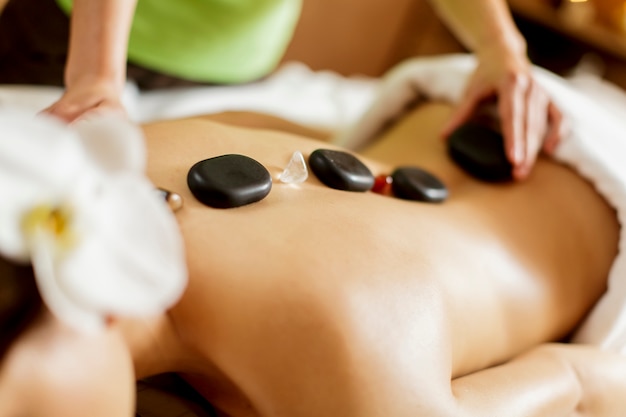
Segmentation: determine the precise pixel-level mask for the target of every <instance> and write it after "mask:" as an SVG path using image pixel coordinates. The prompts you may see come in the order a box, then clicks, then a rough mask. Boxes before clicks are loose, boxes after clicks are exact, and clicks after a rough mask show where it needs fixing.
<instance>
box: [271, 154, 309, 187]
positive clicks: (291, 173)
mask: <svg viewBox="0 0 626 417" xmlns="http://www.w3.org/2000/svg"><path fill="white" fill-rule="evenodd" d="M308 177H309V171H308V169H307V167H306V162H305V161H304V156H302V152H300V151H295V152H294V153H293V155H292V156H291V160H290V161H289V163H288V164H287V167H286V168H285V170H284V171H283V172H282V173H281V174H280V175H279V176H278V179H279V180H280V181H281V182H284V183H285V184H300V183H302V182H304V181H306V179H307V178H308Z"/></svg>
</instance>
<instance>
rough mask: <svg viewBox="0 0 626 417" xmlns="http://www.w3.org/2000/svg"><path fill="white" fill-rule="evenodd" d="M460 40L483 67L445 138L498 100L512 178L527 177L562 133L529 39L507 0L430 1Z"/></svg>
mask: <svg viewBox="0 0 626 417" xmlns="http://www.w3.org/2000/svg"><path fill="white" fill-rule="evenodd" d="M430 2H431V3H432V5H433V6H434V8H435V9H436V10H437V11H438V14H439V15H440V17H441V18H442V20H443V21H444V22H446V23H447V25H448V27H449V28H450V29H451V30H452V31H453V32H454V34H455V35H456V36H457V37H458V39H459V40H460V41H461V42H462V43H463V44H464V45H465V46H466V47H467V48H468V49H469V50H470V51H472V52H474V53H475V54H476V56H477V57H478V60H479V65H478V68H477V70H476V72H475V73H474V75H473V77H472V78H471V79H470V82H469V84H468V86H467V88H466V91H465V95H464V98H463V101H462V102H461V103H460V105H459V106H458V108H457V111H456V112H455V113H454V115H453V116H452V118H451V120H450V123H449V124H448V126H447V128H446V129H445V130H444V132H443V134H444V136H447V135H449V134H450V133H451V132H452V130H454V129H455V128H457V127H458V126H459V125H461V124H462V123H464V122H465V121H467V120H468V119H469V118H470V117H471V116H472V114H473V112H474V111H475V109H476V107H478V106H479V105H480V104H482V103H484V102H485V101H488V100H491V99H494V98H497V100H498V113H499V115H500V118H501V121H502V133H503V136H504V140H505V148H506V152H507V156H508V159H509V161H510V162H511V163H512V164H513V167H514V168H513V176H514V178H516V179H518V180H521V179H524V178H526V177H527V176H528V175H529V174H530V171H531V170H532V167H533V165H534V163H535V160H536V157H537V154H538V153H539V152H540V151H541V150H542V149H543V150H545V151H546V152H548V153H550V152H552V151H553V150H554V148H555V147H556V145H557V144H558V141H559V140H560V137H561V134H562V115H561V112H560V111H559V109H558V108H557V107H556V106H555V105H554V103H553V102H552V100H551V98H550V97H549V96H548V94H547V93H546V92H545V91H544V90H543V88H542V87H541V86H540V85H539V84H538V83H537V82H536V81H535V79H534V77H533V74H532V72H531V64H530V62H529V60H528V58H527V55H526V41H525V39H524V38H523V36H522V35H521V33H520V32H519V31H518V29H517V27H516V26H515V23H514V21H513V18H512V17H511V13H510V11H509V8H508V6H507V4H506V2H505V1H504V0H471V1H468V0H430Z"/></svg>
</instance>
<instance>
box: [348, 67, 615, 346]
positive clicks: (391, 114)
mask: <svg viewBox="0 0 626 417" xmlns="http://www.w3.org/2000/svg"><path fill="white" fill-rule="evenodd" d="M475 67H476V59H475V58H474V57H473V56H471V55H447V56H442V57H435V58H416V59H413V60H410V61H407V62H405V63H402V64H400V65H399V66H397V67H396V68H394V69H393V70H392V71H390V72H389V74H388V75H387V76H385V79H384V80H383V82H382V84H381V87H380V89H379V91H378V95H377V97H376V98H375V100H374V103H373V104H372V106H371V107H370V108H369V109H368V110H366V112H365V113H364V115H363V117H362V119H361V120H360V121H359V122H357V123H356V124H355V125H354V126H352V127H351V128H350V129H348V131H347V132H345V133H344V134H343V135H342V136H341V137H340V138H339V139H338V142H339V143H342V144H345V145H348V146H357V147H358V146H361V145H363V144H365V143H367V142H369V141H371V140H372V139H373V138H374V136H375V135H376V134H377V133H379V132H380V131H381V130H382V129H384V127H385V126H387V125H389V124H390V123H391V122H393V120H395V119H397V118H398V117H399V116H400V115H402V114H403V113H404V112H405V110H406V108H407V107H408V106H410V105H411V103H413V102H415V101H416V100H418V99H420V98H424V99H437V100H446V101H449V102H452V103H454V102H457V101H458V100H459V99H460V98H461V96H462V94H463V92H464V87H465V85H466V82H467V81H468V78H469V76H470V75H471V74H472V72H473V70H474V69H475ZM534 72H535V75H536V78H537V81H538V82H539V83H540V84H541V85H542V86H543V87H544V88H545V89H546V90H547V91H548V93H549V94H550V95H551V96H552V98H553V100H554V102H555V103H556V104H557V105H558V106H559V107H560V109H561V110H562V112H563V113H564V115H565V117H566V118H567V119H568V122H569V125H568V127H569V128H570V132H569V134H568V137H566V138H564V140H563V141H562V143H561V144H560V145H559V146H558V148H557V149H556V152H555V155H554V157H555V159H556V160H558V161H560V162H562V163H564V164H567V165H570V166H571V167H573V168H574V169H575V170H576V171H577V172H578V173H579V174H580V175H581V176H583V177H585V178H586V179H588V180H589V181H590V182H591V183H592V184H594V186H595V187H596V189H597V191H598V192H599V193H600V194H601V195H602V196H604V198H606V200H607V201H608V202H609V203H610V204H611V205H612V206H613V207H614V208H615V209H616V211H617V214H618V219H619V222H620V225H621V233H620V239H619V253H618V255H617V257H616V258H615V261H614V263H613V265H612V268H611V271H610V274H609V282H608V285H609V286H608V291H607V292H606V293H605V295H604V296H603V297H602V298H601V299H600V300H599V302H598V303H597V304H596V306H595V307H594V308H593V310H592V311H591V313H590V314H589V316H588V317H587V318H586V320H585V321H584V323H583V324H582V326H581V327H580V329H579V330H578V331H577V333H576V334H575V337H574V341H575V342H579V343H592V344H596V345H599V346H602V347H605V348H610V349H614V350H618V351H620V352H622V353H624V354H626V257H625V254H624V249H625V247H624V245H625V244H626V235H625V233H624V230H623V229H624V228H623V225H624V222H625V221H626V217H625V216H626V111H625V112H624V113H622V114H623V115H622V117H619V116H617V114H618V113H617V112H615V111H614V109H615V106H616V105H617V102H616V101H615V97H612V100H610V104H611V105H612V106H613V107H612V108H608V107H605V106H603V105H602V103H601V99H599V98H598V97H590V96H589V95H586V94H584V93H583V92H582V91H581V90H580V89H577V88H576V87H575V85H574V84H573V83H571V82H569V81H567V80H565V79H564V78H561V77H559V76H557V75H555V74H552V73H550V72H548V71H546V70H543V69H541V68H537V67H536V68H534ZM616 91H617V90H616ZM619 94H621V92H620V93H619ZM619 94H618V95H619ZM624 102H626V99H624ZM621 104H623V102H622V103H621Z"/></svg>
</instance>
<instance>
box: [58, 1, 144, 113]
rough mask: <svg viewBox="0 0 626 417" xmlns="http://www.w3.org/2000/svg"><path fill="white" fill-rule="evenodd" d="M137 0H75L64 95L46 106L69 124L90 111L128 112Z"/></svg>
mask: <svg viewBox="0 0 626 417" xmlns="http://www.w3.org/2000/svg"><path fill="white" fill-rule="evenodd" d="M136 2H137V0H74V6H73V10H72V16H71V26H70V43H69V54H68V59H67V63H66V68H65V87H66V90H65V94H64V95H63V96H62V97H61V99H60V100H59V101H57V102H56V103H54V104H53V105H52V106H51V107H49V108H48V109H46V112H48V113H50V114H52V115H55V116H57V117H59V118H61V119H63V120H65V121H67V122H71V121H74V120H76V119H78V118H79V117H81V116H83V115H85V114H89V113H90V112H110V111H113V112H119V113H125V110H124V108H123V105H122V103H121V94H122V90H123V88H124V83H125V81H126V54H127V50H128V37H129V33H130V26H131V23H132V19H133V15H134V12H135V7H136Z"/></svg>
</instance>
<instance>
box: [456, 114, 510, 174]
mask: <svg viewBox="0 0 626 417" xmlns="http://www.w3.org/2000/svg"><path fill="white" fill-rule="evenodd" d="M448 154H449V155H450V157H451V158H452V160H453V161H454V162H456V163H457V164H458V165H459V166H460V167H461V168H462V169H463V170H465V171H466V172H467V173H468V174H470V175H472V176H473V177H475V178H477V179H479V180H483V181H487V182H505V181H511V180H512V179H513V175H512V169H513V166H512V165H511V163H510V162H509V160H508V159H507V157H506V153H505V150H504V140H503V138H502V135H501V134H500V133H499V132H498V131H497V130H495V129H493V128H491V127H489V126H487V125H486V124H482V123H476V122H469V123H466V124H464V125H462V126H460V127H459V128H458V129H456V130H455V131H454V132H452V134H451V135H450V137H449V138H448Z"/></svg>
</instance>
